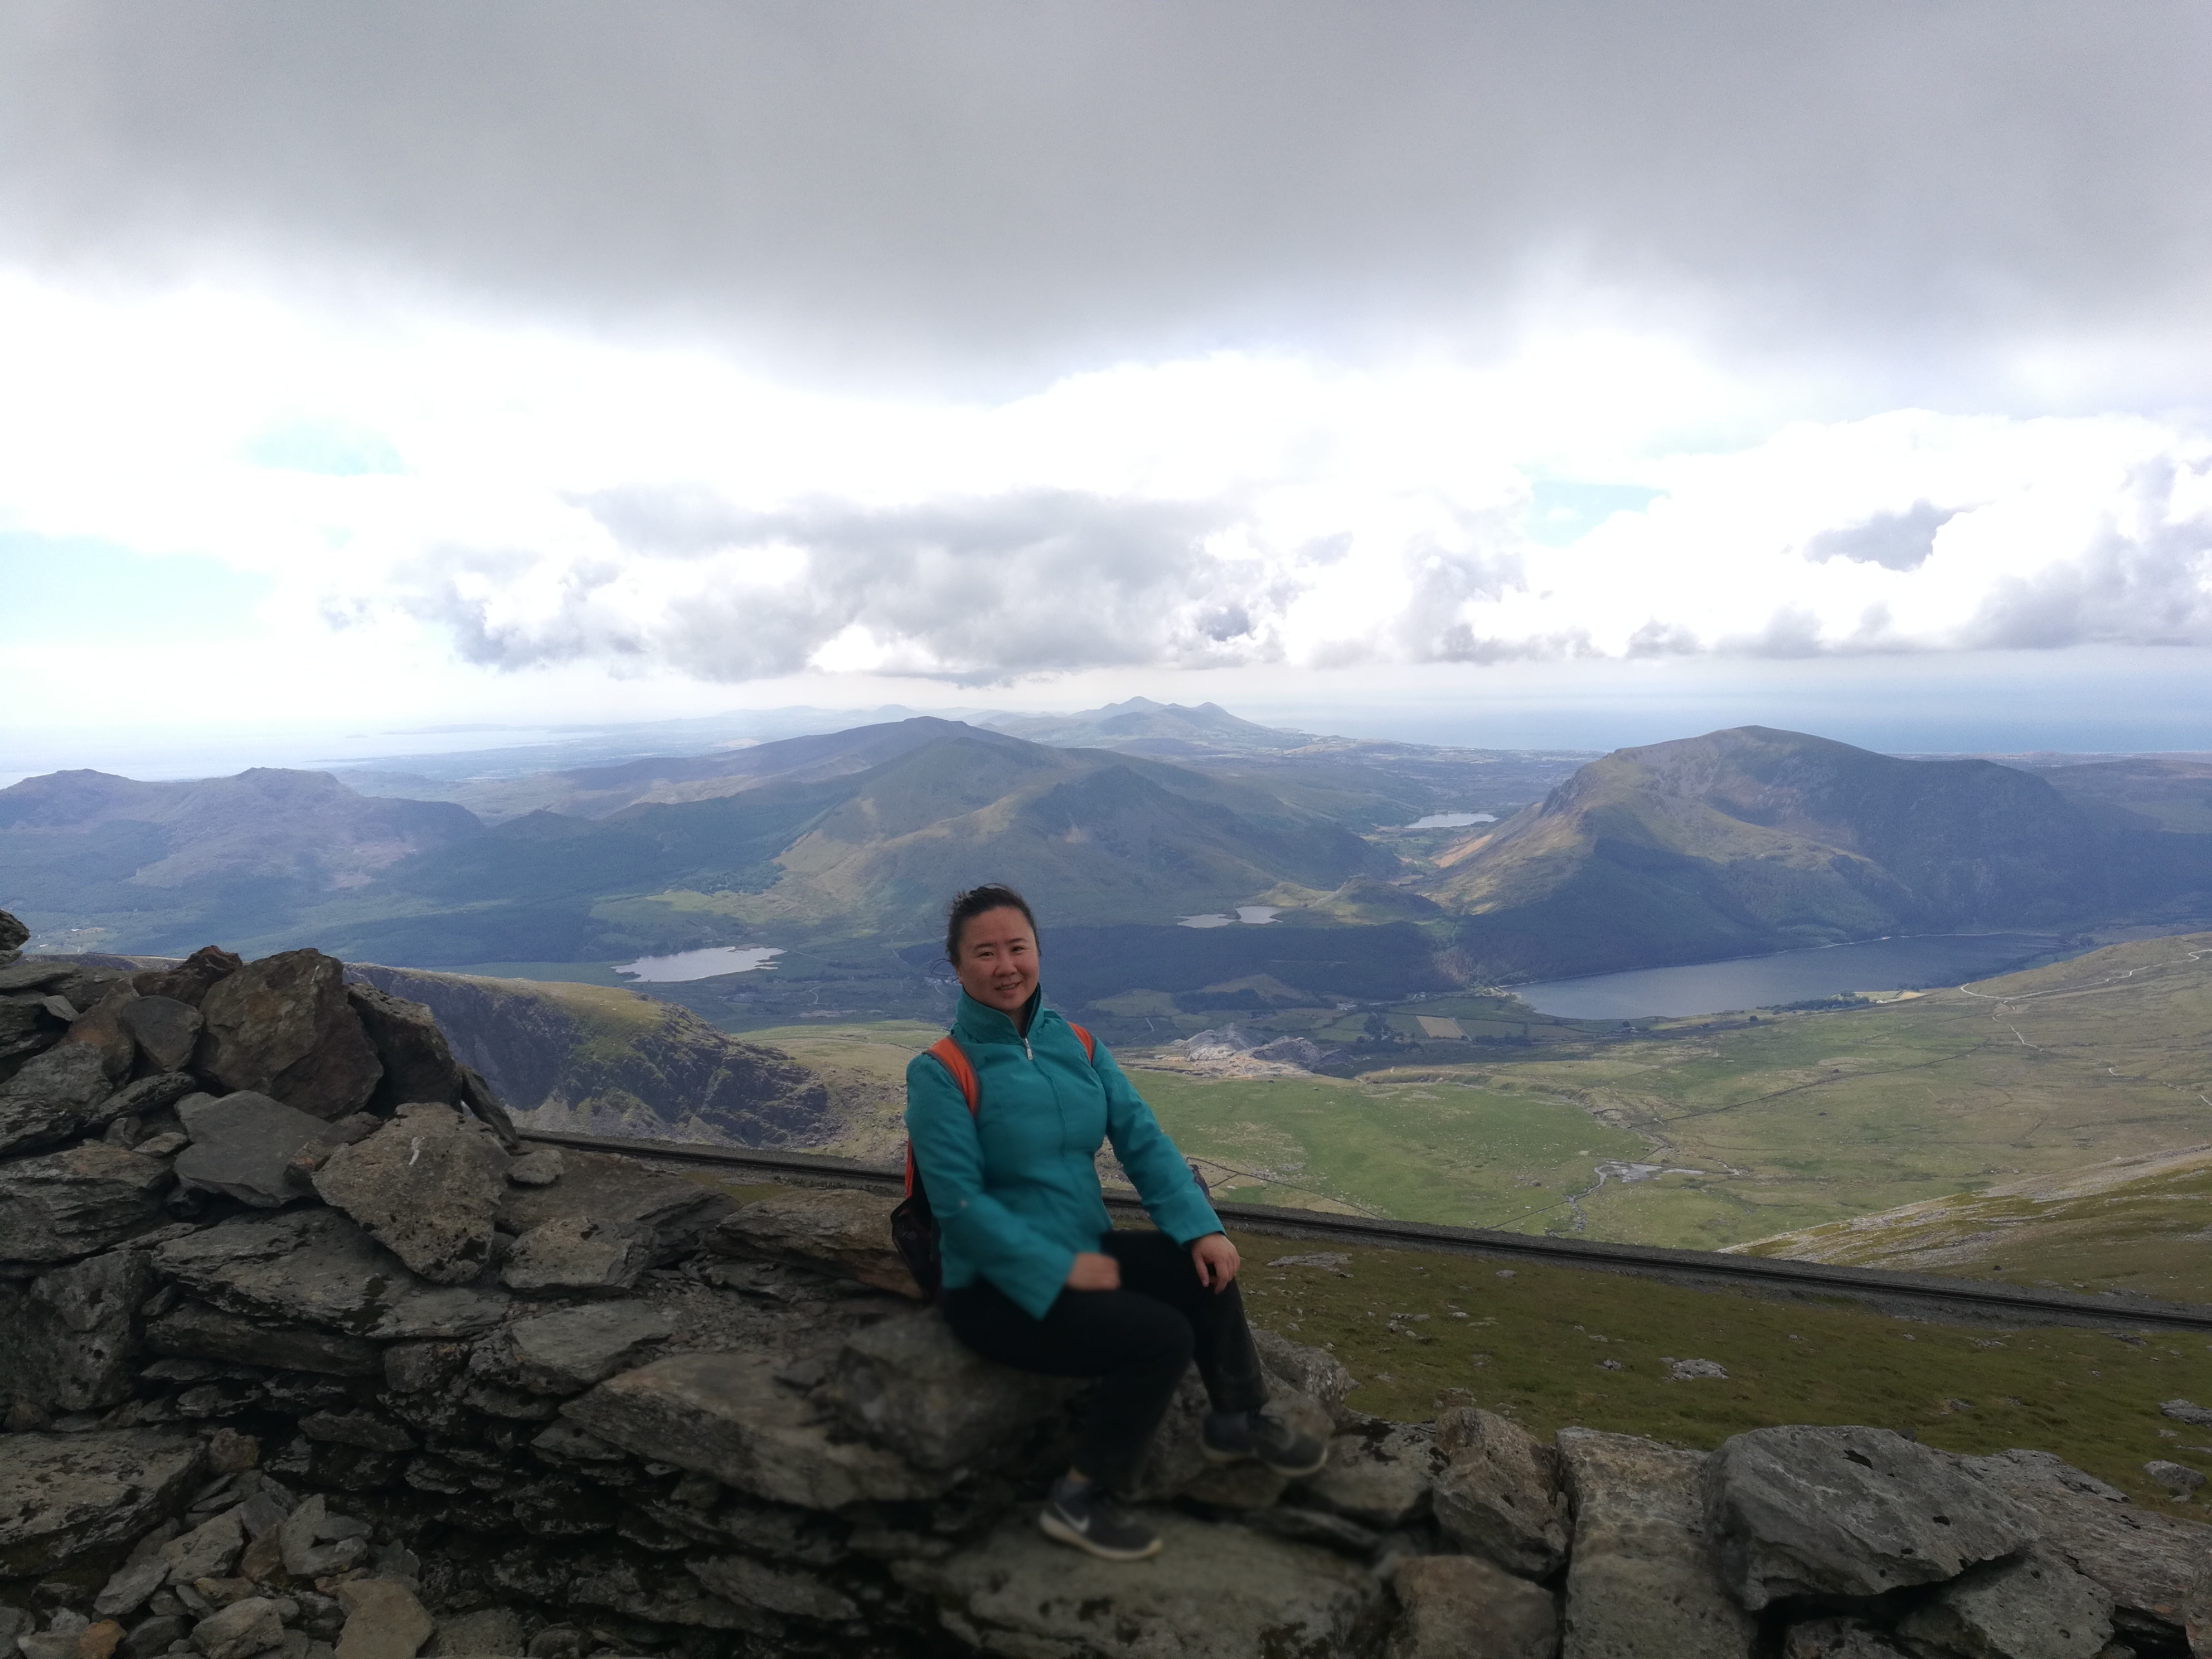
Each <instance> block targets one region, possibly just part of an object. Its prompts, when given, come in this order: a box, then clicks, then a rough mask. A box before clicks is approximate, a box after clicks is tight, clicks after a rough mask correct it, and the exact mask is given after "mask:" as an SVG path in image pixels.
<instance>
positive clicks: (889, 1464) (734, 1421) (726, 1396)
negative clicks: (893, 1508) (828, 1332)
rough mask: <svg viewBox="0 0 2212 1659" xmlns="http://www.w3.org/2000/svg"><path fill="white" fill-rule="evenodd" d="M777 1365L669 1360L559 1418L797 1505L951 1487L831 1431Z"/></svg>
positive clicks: (766, 1359)
mask: <svg viewBox="0 0 2212 1659" xmlns="http://www.w3.org/2000/svg"><path fill="white" fill-rule="evenodd" d="M777 1364H778V1362H777V1360H776V1358H775V1356H774V1355H773V1354H768V1353H761V1352H743V1353H686V1354H676V1355H671V1357H669V1358H665V1359H657V1360H655V1361H653V1364H649V1365H642V1366H640V1367H639V1368H638V1369H637V1370H630V1371H624V1372H623V1374H622V1375H621V1376H615V1377H611V1378H610V1379H609V1380H607V1381H606V1382H605V1383H600V1384H599V1386H598V1387H597V1388H595V1389H592V1390H591V1391H590V1392H589V1393H588V1394H584V1395H578V1396H577V1397H576V1398H575V1399H574V1400H571V1401H568V1403H567V1404H566V1405H564V1406H562V1407H561V1414H562V1416H563V1417H565V1418H567V1419H568V1420H569V1421H570V1422H573V1423H574V1424H575V1425H577V1426H578V1427H580V1428H582V1429H586V1430H588V1431H590V1432H592V1434H595V1435H597V1436H599V1438H600V1439H602V1440H605V1441H606V1442H608V1443H610V1444H611V1445H617V1446H620V1447H621V1448H622V1449H623V1450H625V1451H628V1452H634V1453H635V1454H636V1455H638V1456H640V1457H644V1458H649V1459H651V1460H653V1461H654V1462H662V1463H669V1464H673V1465H674V1466H675V1467H676V1468H680V1469H692V1470H696V1471H697V1472H698V1473H700V1474H711V1475H713V1476H714V1478H715V1479H716V1480H720V1481H721V1482H723V1483H724V1484H725V1485H727V1486H735V1487H736V1488H737V1489H738V1491H740V1492H750V1493H751V1494H753V1495H754V1496H755V1497H757V1498H768V1499H769V1500H770V1501H772V1502H775V1503H779V1504H797V1505H799V1506H800V1507H802V1508H807V1509H821V1510H828V1509H837V1508H841V1507H842V1506H843V1505H844V1504H853V1503H859V1502H860V1501H862V1500H864V1499H873V1500H876V1501H878V1502H885V1503H897V1502H905V1501H909V1500H914V1499H920V1498H933V1497H935V1496H936V1495H937V1494H938V1493H939V1492H943V1491H944V1490H945V1488H946V1487H947V1486H950V1485H951V1478H950V1477H949V1476H946V1475H944V1474H936V1473H933V1472H929V1471H925V1470H921V1469H917V1468H915V1467H914V1466H912V1465H911V1464H909V1463H908V1462H906V1461H905V1460H904V1459H903V1458H901V1457H899V1456H898V1455H896V1454H895V1453H892V1452H889V1451H885V1450H884V1449H882V1448H880V1447H877V1446H871V1445H867V1444H865V1443H859V1442H856V1441H854V1440H853V1439H851V1438H850V1437H848V1436H847V1435H845V1434H844V1433H842V1432H833V1428H834V1427H835V1425H832V1424H831V1423H829V1421H827V1420H825V1419H824V1417H823V1414H822V1413H820V1412H818V1411H817V1409H816V1408H815V1407H813V1406H812V1405H811V1404H810V1402H809V1401H807V1400H806V1399H805V1397H804V1396H802V1395H799V1394H798V1393H796V1392H795V1391H793V1390H792V1389H787V1388H784V1387H781V1386H780V1385H778V1384H777V1383H776V1382H775V1371H776V1369H777Z"/></svg>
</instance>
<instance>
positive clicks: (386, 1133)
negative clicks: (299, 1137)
mask: <svg viewBox="0 0 2212 1659" xmlns="http://www.w3.org/2000/svg"><path fill="white" fill-rule="evenodd" d="M314 1182H315V1190H316V1192H318V1193H319V1194H321V1195H322V1198H323V1201H324V1202H325V1203H326V1204H330V1205H334V1206H337V1208H338V1209H341V1210H343V1211H344V1212H346V1213H347V1214H348V1215H349V1216H351V1217H352V1218H354V1219H355V1220H356V1221H357V1222H359V1223H360V1224H361V1225H362V1226H363V1227H364V1228H366V1229H367V1230H368V1234H369V1236H370V1237H372V1238H374V1239H375V1240H376V1242H377V1243H380V1244H381V1245H383V1246H384V1247H385V1248H386V1249H388V1250H390V1251H391V1252H392V1254H393V1255H397V1256H398V1258H399V1259H400V1260H401V1261H404V1262H405V1263H406V1264H407V1265H408V1266H409V1267H411V1268H413V1269H414V1270H415V1271H416V1273H420V1274H422V1277H423V1278H425V1279H428V1280H429V1281H430V1282H431V1283H432V1284H434V1285H465V1284H466V1283H468V1282H469V1281H470V1280H471V1279H475V1278H477V1276H478V1275H479V1274H481V1273H483V1270H484V1268H485V1267H487V1266H489V1263H490V1261H491V1250H492V1243H491V1240H492V1216H493V1213H494V1212H495V1210H496V1209H497V1207H498V1205H499V1201H500V1200H501V1198H503V1197H504V1196H505V1195H506V1193H507V1154H506V1152H504V1151H502V1150H501V1147H500V1145H499V1142H498V1140H497V1139H495V1137H494V1136H493V1135H492V1133H491V1132H490V1131H489V1130H488V1129H485V1128H484V1127H482V1126H481V1125H480V1124H477V1123H475V1122H472V1121H469V1120H467V1119H465V1118H464V1117H462V1115H460V1113H459V1112H458V1111H456V1110H454V1109H453V1108H452V1107H450V1106H441V1105H435V1104H430V1103H411V1104H409V1105H405V1106H402V1107H401V1108H400V1109H399V1115H398V1116H397V1117H395V1118H393V1119H392V1121H390V1122H389V1123H387V1124H386V1125H385V1126H384V1127H382V1128H380V1129H379V1130H378V1131H377V1132H376V1133H374V1134H373V1135H370V1136H369V1137H368V1139H366V1140H362V1141H357V1142H356V1143H355V1144H354V1145H352V1146H346V1147H343V1148H341V1149H340V1150H339V1151H338V1152H336V1153H335V1154H333V1155H332V1156H331V1159H330V1161H329V1162H328V1163H326V1164H324V1165H323V1166H322V1168H321V1169H319V1170H316V1171H315V1176H314Z"/></svg>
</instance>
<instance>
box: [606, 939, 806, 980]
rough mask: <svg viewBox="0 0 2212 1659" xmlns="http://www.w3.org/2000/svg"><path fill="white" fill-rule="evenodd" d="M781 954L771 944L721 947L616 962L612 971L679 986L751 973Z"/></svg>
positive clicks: (638, 978)
mask: <svg viewBox="0 0 2212 1659" xmlns="http://www.w3.org/2000/svg"><path fill="white" fill-rule="evenodd" d="M782 954H783V952H782V951H780V950H778V949H776V948H775V946H773V945H757V946H752V947H747V946H744V945H718V946H716V947H715V948H714V949H713V950H708V951H678V952H677V953H676V954H675V955H674V956H670V957H639V958H638V959H637V960H636V961H635V962H618V963H616V964H615V972H617V973H618V974H627V975H629V976H630V977H631V978H632V979H635V980H638V981H642V982H643V983H645V984H647V985H681V984H682V983H684V981H686V980H694V979H712V978H714V976H715V975H717V974H750V973H751V972H752V971H753V970H754V969H757V968H766V967H768V966H769V965H770V964H771V963H774V961H775V958H776V957H780V956H781V955H782Z"/></svg>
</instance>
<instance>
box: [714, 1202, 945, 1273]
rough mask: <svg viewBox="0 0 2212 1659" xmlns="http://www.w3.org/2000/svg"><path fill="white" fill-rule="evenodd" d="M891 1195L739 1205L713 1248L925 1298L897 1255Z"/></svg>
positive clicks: (722, 1225)
mask: <svg viewBox="0 0 2212 1659" xmlns="http://www.w3.org/2000/svg"><path fill="white" fill-rule="evenodd" d="M897 1203H898V1200H896V1199H895V1198H893V1197H891V1196H890V1195H889V1194H882V1193H861V1192H849V1191H843V1190H840V1189H836V1188H828V1189H822V1188H806V1187H793V1188H787V1189H786V1190H784V1191H782V1192H779V1193H776V1194H772V1195H771V1196H769V1197H767V1198H762V1199H756V1200H753V1201H752V1202H750V1203H748V1204H742V1205H739V1206H738V1207H737V1208H736V1209H734V1210H732V1211H731V1212H730V1213H729V1214H727V1215H726V1216H724V1217H723V1218H722V1219H721V1222H720V1225H717V1226H716V1227H715V1229H714V1232H713V1233H712V1234H711V1235H710V1236H709V1237H708V1245H709V1247H710V1248H711V1249H714V1250H717V1251H719V1252H720V1254H722V1255H741V1256H752V1257H755V1258H757V1259H760V1260H763V1261H793V1262H797V1263H799V1265H800V1266H802V1267H819V1268H821V1269H823V1271H825V1272H828V1273H836V1274H837V1275H838V1276H839V1277H840V1278H843V1279H857V1280H858V1281H859V1282H860V1283H861V1284H863V1285H872V1286H873V1287H874V1288H875V1289H877V1290H879V1291H892V1292H894V1293H896V1294H897V1295H900V1296H911V1297H920V1295H921V1291H920V1290H919V1289H917V1288H916V1286H915V1282H914V1275H913V1274H912V1273H908V1271H907V1267H906V1263H905V1262H904V1261H902V1260H901V1259H900V1256H899V1253H898V1252H897V1251H896V1250H895V1249H892V1248H891V1211H892V1210H893V1209H894V1208H895V1207H896V1206H897Z"/></svg>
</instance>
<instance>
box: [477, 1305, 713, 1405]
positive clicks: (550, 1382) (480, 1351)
mask: <svg viewBox="0 0 2212 1659" xmlns="http://www.w3.org/2000/svg"><path fill="white" fill-rule="evenodd" d="M675 1334H676V1324H675V1322H674V1321H673V1320H671V1319H670V1318H669V1317H668V1316H667V1315H665V1314H664V1313H662V1312H661V1311H660V1310H659V1309H657V1308H654V1307H653V1306H651V1305H650V1304H647V1303H644V1302H641V1301H635V1300H628V1299H626V1300H623V1301H621V1302H602V1303H598V1304H593V1305H592V1306H590V1307H583V1308H562V1309H561V1310H558V1311H556V1312H553V1313H547V1314H538V1315H535V1316H532V1317H530V1318H527V1319H518V1320H516V1321H515V1322H513V1323H512V1324H510V1325H508V1326H507V1328H505V1329H503V1330H501V1332H500V1333H499V1334H498V1335H497V1336H496V1337H495V1338H493V1339H492V1340H490V1341H489V1342H484V1343H481V1344H479V1345H478V1346H477V1351H476V1352H475V1353H474V1354H473V1355H471V1358H470V1361H469V1369H470V1370H471V1371H473V1372H474V1373H475V1374H476V1375H477V1376H482V1377H484V1378H486V1379H487V1380H489V1381H490V1382H492V1383H500V1384H503V1385H507V1386H511V1387H514V1388H520V1389H526V1390H528V1391H529V1392H531V1393H532V1394H575V1393H577V1392H579V1391H580V1390H581V1389H588V1388H590V1387H591V1386H592V1384H593V1383H599V1382H603V1381H605V1379H606V1378H607V1377H610V1376H613V1375H614V1374H615V1373H616V1372H617V1371H619V1370H625V1369H627V1368H628V1367H629V1365H630V1364H632V1363H633V1362H634V1361H635V1360H636V1359H637V1358H638V1357H639V1356H640V1355H641V1354H642V1353H644V1352H646V1351H647V1349H649V1348H651V1347H653V1346H655V1345H656V1344H659V1343H662V1342H665V1341H666V1340H668V1339H669V1338H670V1337H671V1336H673V1335H675Z"/></svg>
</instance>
